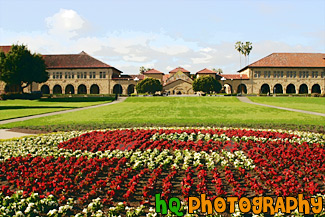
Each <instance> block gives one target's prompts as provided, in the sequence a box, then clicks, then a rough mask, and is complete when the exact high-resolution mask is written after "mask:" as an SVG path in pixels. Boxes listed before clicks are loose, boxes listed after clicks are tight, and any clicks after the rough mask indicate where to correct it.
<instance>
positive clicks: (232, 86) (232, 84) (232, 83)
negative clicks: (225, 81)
mask: <svg viewBox="0 0 325 217" xmlns="http://www.w3.org/2000/svg"><path fill="white" fill-rule="evenodd" d="M233 80H234V79H233V78H232V79H231V89H230V92H231V94H232V92H233V88H234V82H233Z"/></svg>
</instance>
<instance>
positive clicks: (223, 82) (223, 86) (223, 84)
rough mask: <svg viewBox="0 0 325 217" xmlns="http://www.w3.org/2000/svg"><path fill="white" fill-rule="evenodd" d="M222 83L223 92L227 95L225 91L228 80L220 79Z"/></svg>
mask: <svg viewBox="0 0 325 217" xmlns="http://www.w3.org/2000/svg"><path fill="white" fill-rule="evenodd" d="M220 80H221V81H222V90H223V91H224V92H225V93H226V90H225V80H227V79H226V78H225V77H222V78H221V79H220Z"/></svg>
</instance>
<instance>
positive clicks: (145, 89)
mask: <svg viewBox="0 0 325 217" xmlns="http://www.w3.org/2000/svg"><path fill="white" fill-rule="evenodd" d="M136 89H137V92H138V93H149V94H154V93H156V92H157V91H161V90H162V84H161V83H160V81H159V80H158V79H155V78H146V79H144V80H142V81H140V82H139V83H138V84H137V86H136Z"/></svg>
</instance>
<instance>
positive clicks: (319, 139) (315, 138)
mask: <svg viewBox="0 0 325 217" xmlns="http://www.w3.org/2000/svg"><path fill="white" fill-rule="evenodd" d="M295 135H297V136H298V135H299V137H297V136H294V137H293V138H292V139H289V138H277V139H272V138H265V137H256V136H242V137H239V136H233V137H228V136H226V135H225V134H221V135H218V134H212V135H211V134H209V133H206V134H204V133H201V132H198V133H197V134H196V133H190V134H188V133H186V132H183V133H170V134H165V133H163V134H159V133H156V134H154V135H153V136H152V137H151V139H152V140H154V141H157V140H178V141H189V140H191V141H198V140H202V141H209V140H213V141H235V142H240V141H245V142H247V141H248V140H251V141H254V142H256V141H261V142H263V143H265V142H268V141H278V140H281V141H284V142H285V141H288V142H290V143H294V142H297V143H298V144H302V143H303V142H307V143H309V144H312V143H320V144H324V143H325V137H324V135H322V134H314V133H301V132H300V133H296V134H295Z"/></svg>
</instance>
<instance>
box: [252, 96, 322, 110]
mask: <svg viewBox="0 0 325 217" xmlns="http://www.w3.org/2000/svg"><path fill="white" fill-rule="evenodd" d="M249 99H250V100H252V101H253V102H257V103H263V104H268V105H274V106H281V107H286V108H293V109H300V110H306V111H313V112H319V113H325V97H249Z"/></svg>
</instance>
